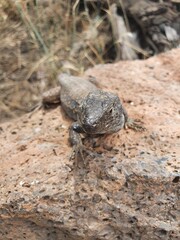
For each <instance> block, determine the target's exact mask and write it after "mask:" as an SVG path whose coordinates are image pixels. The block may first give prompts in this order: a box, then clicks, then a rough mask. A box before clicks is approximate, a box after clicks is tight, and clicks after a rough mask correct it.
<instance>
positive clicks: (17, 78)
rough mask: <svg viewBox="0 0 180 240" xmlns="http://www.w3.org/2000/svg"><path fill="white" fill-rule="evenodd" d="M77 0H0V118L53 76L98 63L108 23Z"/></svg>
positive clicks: (25, 106) (14, 112)
mask: <svg viewBox="0 0 180 240" xmlns="http://www.w3.org/2000/svg"><path fill="white" fill-rule="evenodd" d="M79 3H80V1H79V0H76V1H70V0H69V1H63V0H56V1H52V0H39V1H30V0H29V1H28V0H26V1H25V0H17V1H12V0H8V1H7V0H4V1H1V3H0V33H1V34H0V51H1V55H0V116H1V119H0V120H1V121H3V120H6V119H9V118H12V117H14V116H19V115H21V114H22V113H24V112H27V111H28V110H30V109H31V107H33V106H34V105H35V104H36V103H37V102H38V101H40V98H41V93H42V92H43V91H44V90H45V89H47V88H49V87H50V86H52V85H56V84H57V83H56V75H57V74H58V73H60V72H68V73H71V74H75V75H79V74H82V73H83V72H84V70H85V69H87V68H88V67H92V66H94V65H96V64H98V63H104V62H105V60H104V55H105V53H106V44H107V42H108V41H110V40H111V36H107V35H109V34H107V31H108V28H109V25H108V24H105V17H103V16H102V17H100V16H99V15H98V12H96V10H95V9H94V13H93V14H91V16H90V14H89V12H88V10H87V8H86V7H85V9H84V10H83V11H80V10H79V6H80V5H79Z"/></svg>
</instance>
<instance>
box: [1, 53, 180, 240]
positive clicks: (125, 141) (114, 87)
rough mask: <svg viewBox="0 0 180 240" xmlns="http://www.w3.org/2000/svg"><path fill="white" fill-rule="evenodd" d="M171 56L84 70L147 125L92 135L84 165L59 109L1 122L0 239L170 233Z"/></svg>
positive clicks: (178, 115)
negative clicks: (75, 154)
mask: <svg viewBox="0 0 180 240" xmlns="http://www.w3.org/2000/svg"><path fill="white" fill-rule="evenodd" d="M179 59H180V50H177V49H176V50H172V51H170V52H167V53H165V54H162V55H159V56H156V57H153V58H151V59H148V60H145V61H139V60H138V61H132V62H130V61H127V62H118V63H115V64H107V65H99V66H96V67H95V68H93V69H89V70H88V71H87V72H86V75H92V76H95V77H96V78H97V80H99V81H100V82H101V85H102V86H103V88H104V89H105V90H108V91H113V92H116V93H118V94H119V96H120V98H121V99H122V101H123V103H124V106H125V107H126V109H127V111H128V112H129V115H130V117H132V118H138V119H140V120H141V121H143V124H144V126H145V127H146V129H147V130H146V131H145V132H142V133H140V132H134V131H133V130H130V129H128V130H121V131H120V132H119V133H117V134H113V135H109V136H106V137H101V138H99V139H96V140H95V141H96V147H94V149H93V152H95V153H97V154H96V157H94V155H95V154H94V155H92V156H91V155H89V156H86V158H85V161H86V166H84V167H83V165H82V164H80V166H79V168H77V167H75V165H74V161H73V160H72V159H70V156H71V153H72V148H71V147H70V146H69V144H68V127H69V125H70V123H71V120H69V119H68V117H67V116H65V114H64V113H63V111H62V109H60V108H56V109H51V110H49V111H44V110H40V111H37V112H35V113H34V114H33V115H32V116H30V115H25V116H23V117H22V118H19V119H17V120H15V121H12V122H8V123H4V124H2V125H1V126H0V166H1V168H0V239H1V240H6V239H18V240H21V239H31V240H33V239H36V240H41V239H42V240H44V239H49V240H53V239H58V240H59V239H61V240H63V239H68V240H73V239H76V240H81V239H86V240H88V239H89V240H90V239H110V240H115V239H116V240H118V239H122V240H127V239H133V240H134V239H143V240H146V239H147V240H149V239H153V240H154V239H155V240H156V239H163V240H166V239H179V237H180V233H179V226H178V222H179V215H178V214H179V213H178V211H179V206H178V204H179V192H178V191H179V179H180V162H179V156H180V140H179V139H180V130H179V129H180V128H179V120H180V112H179V101H180V85H179V82H178V81H179V80H180V70H179V64H178V61H179ZM84 144H85V145H86V146H87V147H88V148H92V141H90V140H88V139H85V141H84Z"/></svg>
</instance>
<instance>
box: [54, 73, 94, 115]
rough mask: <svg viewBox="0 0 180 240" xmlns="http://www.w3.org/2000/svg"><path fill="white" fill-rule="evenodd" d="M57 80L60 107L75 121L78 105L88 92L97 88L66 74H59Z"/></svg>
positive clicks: (88, 82) (86, 81)
mask: <svg viewBox="0 0 180 240" xmlns="http://www.w3.org/2000/svg"><path fill="white" fill-rule="evenodd" d="M58 79H59V83H60V86H61V91H60V100H61V105H62V107H63V109H64V110H65V112H66V113H67V114H68V116H69V117H70V118H72V119H74V120H77V111H78V108H79V105H80V104H81V102H82V101H83V99H84V98H85V97H86V96H87V95H88V94H89V93H90V92H93V91H96V90H97V89H98V88H97V87H96V86H95V85H94V84H93V83H91V82H90V81H88V80H83V79H82V78H80V77H75V76H69V75H67V74H61V75H60V76H59V78H58Z"/></svg>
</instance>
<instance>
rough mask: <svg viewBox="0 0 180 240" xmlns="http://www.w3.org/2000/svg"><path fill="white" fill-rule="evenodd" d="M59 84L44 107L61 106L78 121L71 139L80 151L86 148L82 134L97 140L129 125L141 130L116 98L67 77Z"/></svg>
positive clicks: (89, 83)
mask: <svg viewBox="0 0 180 240" xmlns="http://www.w3.org/2000/svg"><path fill="white" fill-rule="evenodd" d="M59 83H60V88H59V87H57V88H54V89H51V90H49V91H48V92H46V93H44V94H43V103H44V104H48V103H57V102H61V105H62V107H63V109H64V111H65V112H66V113H67V115H68V116H69V117H70V118H72V119H73V120H75V122H74V123H73V124H72V125H71V127H70V131H69V138H70V142H71V144H72V145H73V146H75V147H78V149H80V148H82V146H83V145H82V141H81V137H80V133H86V134H88V135H94V136H95V135H97V134H98V135H99V134H110V133H114V132H118V131H119V130H120V129H122V128H123V127H125V126H127V125H128V123H129V122H131V125H130V127H133V128H135V129H136V127H139V125H137V124H134V123H133V124H132V121H130V120H129V118H128V115H127V112H126V111H125V109H124V108H123V106H122V104H121V101H120V99H119V97H118V96H117V95H116V94H113V93H110V92H105V91H103V90H100V89H99V88H97V86H96V85H95V84H93V83H92V82H90V81H88V80H84V79H82V78H80V77H74V76H69V75H67V74H61V75H59ZM133 125H134V126H133ZM139 129H141V127H139Z"/></svg>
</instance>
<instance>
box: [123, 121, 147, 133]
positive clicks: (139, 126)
mask: <svg viewBox="0 0 180 240" xmlns="http://www.w3.org/2000/svg"><path fill="white" fill-rule="evenodd" d="M124 128H125V129H127V128H131V129H133V130H134V131H137V132H143V131H145V130H146V128H145V127H144V126H143V123H142V122H141V120H139V119H131V118H128V120H127V122H126V123H125V126H124Z"/></svg>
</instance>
